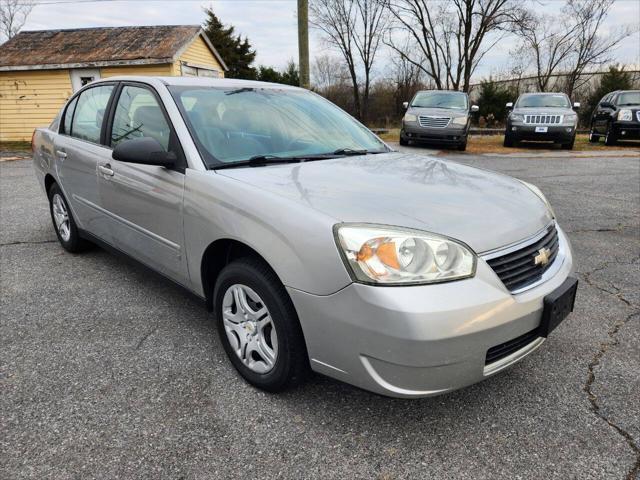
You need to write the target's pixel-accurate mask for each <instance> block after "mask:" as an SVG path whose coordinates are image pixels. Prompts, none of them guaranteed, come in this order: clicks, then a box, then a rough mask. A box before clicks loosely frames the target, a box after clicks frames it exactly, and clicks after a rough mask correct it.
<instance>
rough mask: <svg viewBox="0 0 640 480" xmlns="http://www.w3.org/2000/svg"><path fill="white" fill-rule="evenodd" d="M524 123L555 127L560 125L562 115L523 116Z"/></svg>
mask: <svg viewBox="0 0 640 480" xmlns="http://www.w3.org/2000/svg"><path fill="white" fill-rule="evenodd" d="M524 123H530V124H536V125H557V124H560V123H562V115H525V116H524Z"/></svg>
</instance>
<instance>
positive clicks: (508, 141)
mask: <svg viewBox="0 0 640 480" xmlns="http://www.w3.org/2000/svg"><path fill="white" fill-rule="evenodd" d="M502 145H503V146H504V147H507V148H509V147H513V137H512V136H511V134H510V133H509V132H508V131H507V132H504V142H502Z"/></svg>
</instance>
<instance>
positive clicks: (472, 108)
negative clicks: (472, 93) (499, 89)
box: [471, 105, 480, 113]
mask: <svg viewBox="0 0 640 480" xmlns="http://www.w3.org/2000/svg"><path fill="white" fill-rule="evenodd" d="M479 111H480V107H479V106H478V105H471V113H476V112H479Z"/></svg>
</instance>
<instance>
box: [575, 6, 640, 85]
mask: <svg viewBox="0 0 640 480" xmlns="http://www.w3.org/2000/svg"><path fill="white" fill-rule="evenodd" d="M613 2H614V0H567V4H566V6H565V8H564V15H566V16H567V18H570V19H573V21H574V22H575V26H576V29H575V32H574V34H573V35H574V37H575V39H574V41H573V53H572V55H571V56H570V57H569V60H568V62H567V65H566V68H565V72H566V73H567V75H566V78H565V87H564V90H565V93H566V94H567V95H569V96H572V95H573V93H574V92H575V91H576V90H577V89H578V88H580V87H581V86H582V85H584V84H585V83H586V82H588V81H589V78H588V76H585V75H583V74H584V73H586V72H587V71H590V70H591V69H593V68H595V67H600V66H602V65H604V64H606V63H608V62H610V61H612V60H613V57H612V52H613V50H614V49H615V47H617V46H618V44H619V43H620V42H621V41H622V40H623V39H625V38H627V37H628V36H629V35H631V34H633V33H634V32H637V31H638V26H637V24H636V25H635V26H634V25H629V26H621V27H618V28H617V29H609V32H608V33H603V31H604V29H603V28H602V24H603V22H604V20H605V19H606V17H607V15H608V13H609V9H610V8H611V6H612V5H613Z"/></svg>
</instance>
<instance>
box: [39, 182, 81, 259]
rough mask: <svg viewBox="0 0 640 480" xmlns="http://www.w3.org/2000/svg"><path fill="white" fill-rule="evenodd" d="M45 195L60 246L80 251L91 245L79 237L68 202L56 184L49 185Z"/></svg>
mask: <svg viewBox="0 0 640 480" xmlns="http://www.w3.org/2000/svg"><path fill="white" fill-rule="evenodd" d="M47 196H48V197H49V213H50V214H51V221H52V222H53V228H54V230H55V232H56V236H57V237H58V241H59V242H60V245H62V248H64V249H65V250H66V251H67V252H70V253H80V252H83V251H85V250H87V249H88V248H89V247H91V243H89V242H88V241H86V240H85V239H83V238H80V234H79V233H78V226H77V225H76V221H75V219H74V218H73V214H72V213H71V209H70V208H69V203H68V202H67V199H66V198H65V196H64V194H63V193H62V190H61V189H60V187H59V186H58V184H56V183H54V184H52V185H51V187H50V188H49V191H48V192H47Z"/></svg>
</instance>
